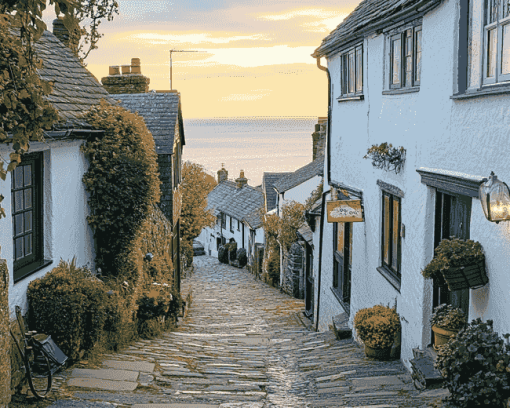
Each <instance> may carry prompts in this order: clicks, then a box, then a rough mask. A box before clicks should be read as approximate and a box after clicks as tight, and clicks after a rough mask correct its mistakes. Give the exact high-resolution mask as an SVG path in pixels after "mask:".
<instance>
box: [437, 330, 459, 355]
mask: <svg viewBox="0 0 510 408" xmlns="http://www.w3.org/2000/svg"><path fill="white" fill-rule="evenodd" d="M432 331H433V332H434V349H436V350H437V348H438V347H439V346H443V345H445V344H446V343H448V341H449V340H450V339H451V337H452V336H455V335H456V334H457V333H458V332H459V331H458V330H449V329H443V328H442V327H438V326H432Z"/></svg>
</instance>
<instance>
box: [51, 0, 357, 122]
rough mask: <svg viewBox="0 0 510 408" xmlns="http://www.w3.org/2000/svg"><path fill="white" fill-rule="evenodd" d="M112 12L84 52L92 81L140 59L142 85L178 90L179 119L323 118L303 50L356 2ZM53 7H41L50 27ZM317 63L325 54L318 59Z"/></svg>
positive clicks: (321, 95) (124, 5)
mask: <svg viewBox="0 0 510 408" xmlns="http://www.w3.org/2000/svg"><path fill="white" fill-rule="evenodd" d="M118 2H119V6H120V12H119V15H118V16H116V17H115V19H114V21H112V22H103V23H102V24H101V26H100V29H101V32H103V33H104V37H103V38H102V39H101V40H100V42H99V49H98V50H95V51H93V52H92V53H91V54H90V56H89V57H88V58H87V60H86V62H87V64H88V69H89V70H90V71H91V72H92V73H93V74H94V75H95V76H96V78H98V79H99V80H100V79H101V78H103V77H105V76H107V75H108V66H110V65H129V64H130V63H131V58H132V57H137V58H140V59H141V65H142V74H143V75H145V76H148V77H149V78H150V80H151V83H150V89H157V90H161V89H170V88H169V86H170V85H169V52H168V50H170V49H184V50H200V51H207V52H206V53H200V54H199V53H174V54H173V88H174V89H177V90H178V91H179V92H181V95H182V103H183V114H184V116H185V117H186V118H207V117H233V116H324V115H326V114H327V89H326V88H327V77H326V74H325V73H324V72H322V71H320V70H319V69H318V68H317V67H316V60H315V59H314V58H312V57H311V56H310V54H312V52H313V50H314V49H315V48H317V47H318V46H319V45H320V43H321V40H322V39H323V38H324V37H325V36H326V35H327V34H328V33H329V32H331V31H332V30H333V29H334V28H335V27H336V26H337V25H338V24H339V23H341V22H342V20H343V19H344V18H345V17H346V16H347V15H348V14H349V13H350V12H351V11H352V10H353V9H354V7H355V6H356V5H357V3H358V2H359V1H356V0H343V1H332V0H321V1H315V0H284V1H274V0H272V1H269V0H258V1H257V0H255V1H253V0H235V1H233V0H216V1H207V0H174V1H171V0H118ZM53 18H54V15H51V13H47V14H46V18H45V20H46V22H47V24H48V28H49V29H50V30H51V20H52V19H53ZM323 64H325V61H323Z"/></svg>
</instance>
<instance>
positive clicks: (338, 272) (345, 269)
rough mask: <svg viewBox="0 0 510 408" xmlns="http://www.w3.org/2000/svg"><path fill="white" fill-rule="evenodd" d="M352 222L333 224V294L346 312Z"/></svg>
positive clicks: (349, 295) (349, 293)
mask: <svg viewBox="0 0 510 408" xmlns="http://www.w3.org/2000/svg"><path fill="white" fill-rule="evenodd" d="M352 224H353V223H352V222H345V223H343V222H340V223H335V224H333V245H334V248H333V254H334V255H333V287H332V289H333V293H334V294H335V295H336V297H337V298H338V299H339V300H340V301H341V302H342V304H343V306H344V308H345V309H347V310H346V311H349V305H350V303H351V270H352Z"/></svg>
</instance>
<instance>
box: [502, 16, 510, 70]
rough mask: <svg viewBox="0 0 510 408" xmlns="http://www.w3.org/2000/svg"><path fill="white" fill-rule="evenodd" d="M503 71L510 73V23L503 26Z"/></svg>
mask: <svg viewBox="0 0 510 408" xmlns="http://www.w3.org/2000/svg"><path fill="white" fill-rule="evenodd" d="M501 73H502V74H510V24H506V25H504V26H503V41H502V44H501Z"/></svg>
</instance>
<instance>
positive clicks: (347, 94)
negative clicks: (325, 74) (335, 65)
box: [338, 42, 364, 100]
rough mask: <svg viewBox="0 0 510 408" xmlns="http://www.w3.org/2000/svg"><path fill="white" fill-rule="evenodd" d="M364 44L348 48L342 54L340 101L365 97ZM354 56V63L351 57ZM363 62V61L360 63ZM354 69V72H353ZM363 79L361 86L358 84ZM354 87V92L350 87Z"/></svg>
mask: <svg viewBox="0 0 510 408" xmlns="http://www.w3.org/2000/svg"><path fill="white" fill-rule="evenodd" d="M363 51H364V47H363V42H361V43H358V44H356V45H354V46H352V47H350V48H347V49H346V50H345V51H343V52H342V53H341V54H340V97H339V98H338V99H339V100H340V99H346V98H352V97H360V96H363V85H364V72H363V69H364V55H363ZM351 56H352V61H351V60H349V57H351ZM360 60H361V61H360ZM351 67H352V70H351ZM360 78H361V84H358V81H359V79H360ZM351 85H352V91H351V88H350V86H351Z"/></svg>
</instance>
